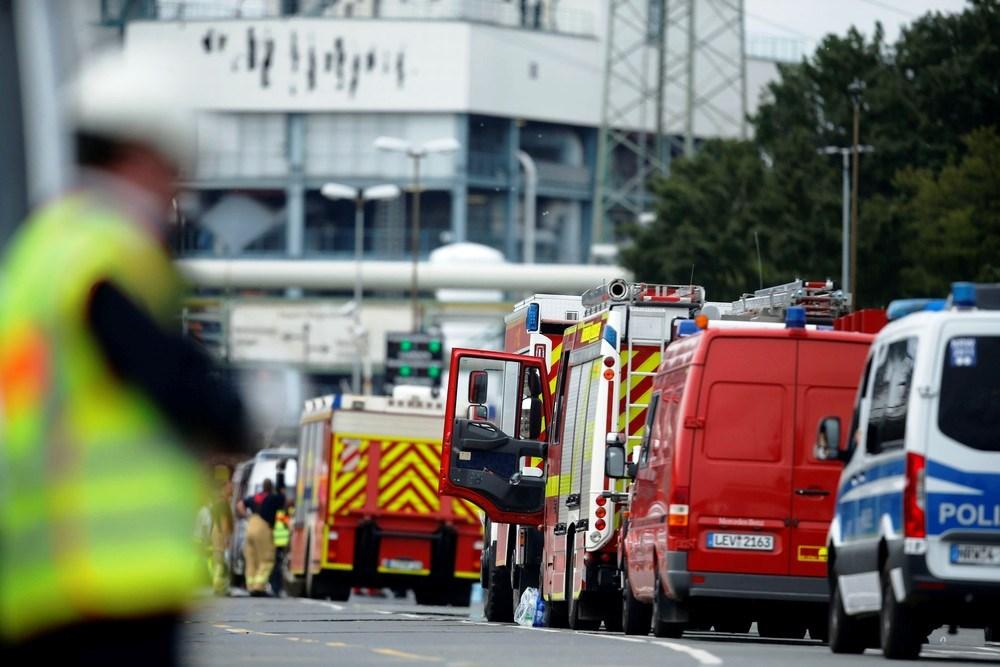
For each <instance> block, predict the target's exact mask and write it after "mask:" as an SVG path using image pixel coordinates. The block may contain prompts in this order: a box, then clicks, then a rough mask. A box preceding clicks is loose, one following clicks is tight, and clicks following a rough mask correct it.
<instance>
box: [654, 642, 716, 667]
mask: <svg viewBox="0 0 1000 667" xmlns="http://www.w3.org/2000/svg"><path fill="white" fill-rule="evenodd" d="M652 643H653V644H655V645H656V646H662V647H664V648H668V649H670V650H671V651H677V652H678V653H683V654H685V655H689V656H691V657H692V658H694V659H695V660H697V661H698V662H699V663H701V664H702V665H721V664H722V658H720V657H719V656H717V655H713V654H711V653H709V652H708V651H706V650H704V649H700V648H692V647H690V646H687V645H685V644H677V643H675V642H659V641H657V642H652Z"/></svg>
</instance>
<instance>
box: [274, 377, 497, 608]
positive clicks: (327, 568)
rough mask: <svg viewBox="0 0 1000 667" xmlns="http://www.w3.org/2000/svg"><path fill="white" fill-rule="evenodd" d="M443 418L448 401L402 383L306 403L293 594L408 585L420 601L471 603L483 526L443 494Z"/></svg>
mask: <svg viewBox="0 0 1000 667" xmlns="http://www.w3.org/2000/svg"><path fill="white" fill-rule="evenodd" d="M413 389H414V390H417V389H419V388H413ZM443 415H444V405H443V402H442V401H440V400H438V399H435V398H431V397H430V396H429V392H428V395H425V396H420V395H417V394H413V393H411V394H410V395H406V392H405V388H402V389H400V390H397V392H396V396H394V397H393V396H360V395H350V394H336V395H331V396H323V397H320V398H315V399H311V400H309V401H307V402H306V406H305V410H304V411H303V413H302V420H301V431H300V443H299V474H298V485H297V489H296V501H295V517H294V521H293V524H292V534H291V548H290V552H289V555H288V558H287V560H286V565H285V567H286V574H285V579H286V582H287V583H288V589H289V590H290V591H291V592H292V593H293V594H295V595H306V596H309V597H313V598H327V597H329V598H332V599H334V600H346V599H348V597H349V596H350V594H351V589H352V588H353V587H356V586H363V587H390V588H395V589H400V588H405V589H412V590H413V591H414V592H415V594H416V597H417V602H418V603H420V604H453V605H459V606H468V604H469V599H470V592H471V586H472V583H473V582H474V581H475V580H477V579H478V578H479V563H480V552H481V550H482V546H483V544H482V524H481V522H480V519H479V512H478V510H477V509H476V508H475V507H474V506H473V505H471V504H470V503H469V502H468V501H466V500H460V499H458V498H450V497H441V496H438V494H437V493H436V490H435V483H436V481H437V470H438V468H439V467H440V465H441V462H440V457H441V419H442V416H443Z"/></svg>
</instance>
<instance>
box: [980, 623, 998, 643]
mask: <svg viewBox="0 0 1000 667" xmlns="http://www.w3.org/2000/svg"><path fill="white" fill-rule="evenodd" d="M983 635H984V637H985V639H986V641H987V642H988V643H991V642H997V641H1000V623H990V624H989V625H987V626H986V627H985V628H983Z"/></svg>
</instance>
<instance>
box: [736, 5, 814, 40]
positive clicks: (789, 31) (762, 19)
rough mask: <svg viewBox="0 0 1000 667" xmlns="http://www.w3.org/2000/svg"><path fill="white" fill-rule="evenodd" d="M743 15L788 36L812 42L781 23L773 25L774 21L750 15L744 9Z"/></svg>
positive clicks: (803, 34)
mask: <svg viewBox="0 0 1000 667" xmlns="http://www.w3.org/2000/svg"><path fill="white" fill-rule="evenodd" d="M743 14H744V15H746V16H749V17H750V18H753V19H756V20H758V21H760V22H761V23H766V24H767V25H769V26H771V27H772V28H777V29H778V30H782V31H784V32H786V33H788V34H790V35H795V36H796V37H801V38H802V39H806V40H809V41H813V37H812V36H811V35H807V34H806V33H804V32H801V31H799V30H796V29H795V28H789V27H788V26H787V25H783V24H781V23H775V22H774V21H772V20H770V19H766V18H764V17H763V16H760V15H758V14H752V13H750V12H748V11H746V10H745V9H744V10H743Z"/></svg>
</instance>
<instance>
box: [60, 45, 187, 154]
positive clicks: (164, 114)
mask: <svg viewBox="0 0 1000 667" xmlns="http://www.w3.org/2000/svg"><path fill="white" fill-rule="evenodd" d="M165 56H166V54H164V53H162V52H156V51H146V52H141V53H127V54H126V53H123V52H121V51H114V52H107V53H103V54H101V55H99V56H96V57H94V58H93V59H90V60H88V61H87V62H85V63H84V65H83V67H82V70H81V72H80V75H79V76H78V78H77V79H76V81H75V82H74V84H73V85H72V87H71V89H70V94H69V107H70V108H69V120H70V122H71V124H72V126H73V129H74V130H76V131H79V132H86V133H88V134H92V135H95V136H98V137H102V138H105V139H111V140H116V141H129V142H135V143H141V144H143V145H144V146H147V147H149V148H151V149H153V150H155V151H156V152H157V153H159V154H160V155H162V156H163V157H164V158H166V159H168V160H170V161H171V162H172V163H173V164H174V165H175V166H177V167H179V168H187V167H189V166H190V165H191V163H192V161H193V159H194V155H195V147H196V143H195V124H194V109H193V107H192V104H191V101H192V87H191V85H190V82H191V80H192V79H191V77H186V76H185V75H184V71H183V69H182V68H180V67H178V63H177V62H176V59H175V60H174V61H171V60H170V59H168V58H167V57H165Z"/></svg>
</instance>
